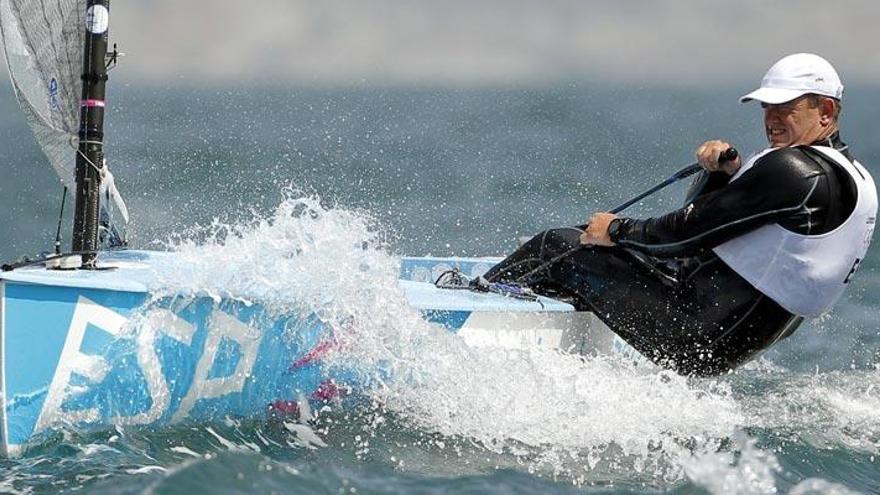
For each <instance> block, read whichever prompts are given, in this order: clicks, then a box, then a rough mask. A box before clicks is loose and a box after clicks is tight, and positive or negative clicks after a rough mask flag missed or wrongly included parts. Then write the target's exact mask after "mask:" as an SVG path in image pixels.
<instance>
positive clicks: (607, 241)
mask: <svg viewBox="0 0 880 495" xmlns="http://www.w3.org/2000/svg"><path fill="white" fill-rule="evenodd" d="M615 218H617V215H615V214H614V213H593V216H591V217H590V221H589V222H588V223H587V230H585V231H584V233H583V234H581V244H585V245H588V246H608V247H610V246H615V244H614V243H613V242H611V237H609V236H608V224H610V223H611V221H612V220H614V219H615Z"/></svg>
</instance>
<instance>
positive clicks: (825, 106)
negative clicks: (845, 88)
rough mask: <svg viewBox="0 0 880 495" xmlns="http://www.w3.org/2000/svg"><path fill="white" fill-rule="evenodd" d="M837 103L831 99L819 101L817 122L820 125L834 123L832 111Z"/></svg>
mask: <svg viewBox="0 0 880 495" xmlns="http://www.w3.org/2000/svg"><path fill="white" fill-rule="evenodd" d="M836 106H837V102H836V101H834V100H833V99H831V98H822V99H821V100H819V121H820V122H821V123H822V125H828V124H830V123H832V122H834V111H835V107H836Z"/></svg>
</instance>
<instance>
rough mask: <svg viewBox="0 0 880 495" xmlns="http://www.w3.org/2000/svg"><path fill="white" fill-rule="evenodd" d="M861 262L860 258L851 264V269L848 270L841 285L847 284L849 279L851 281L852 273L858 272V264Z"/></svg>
mask: <svg viewBox="0 0 880 495" xmlns="http://www.w3.org/2000/svg"><path fill="white" fill-rule="evenodd" d="M861 262H862V260H861V258H856V261H855V263H853V266H852V268H850V269H849V273H848V274H847V275H846V278H845V279H843V283H845V284H848V283H849V281H850V279H852V276H853V273H855V272H856V270H858V268H859V263H861Z"/></svg>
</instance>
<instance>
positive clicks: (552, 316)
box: [0, 251, 619, 455]
mask: <svg viewBox="0 0 880 495" xmlns="http://www.w3.org/2000/svg"><path fill="white" fill-rule="evenodd" d="M163 256H170V255H169V254H167V253H165V254H163V253H149V252H137V251H131V252H124V253H118V254H115V255H112V256H111V257H110V258H108V259H105V261H104V262H105V263H108V264H112V263H113V262H114V261H117V262H118V263H119V264H120V267H119V268H118V269H117V270H114V271H112V272H107V273H100V272H74V273H71V272H59V271H51V270H45V269H44V268H42V267H40V268H32V269H28V270H17V271H13V272H9V273H6V274H2V276H0V336H2V339H0V364H2V366H0V374H2V376H0V378H2V380H0V384H2V390H0V392H2V393H0V400H2V408H0V425H2V430H0V453H3V454H7V455H16V454H18V453H20V452H21V451H22V449H23V448H25V447H26V445H27V444H28V443H29V442H30V441H31V440H32V439H33V438H34V437H35V436H37V435H39V434H40V433H42V432H44V431H46V430H48V429H51V428H53V427H55V426H57V425H64V426H67V427H73V428H100V427H106V426H107V425H114V424H117V425H162V424H168V423H174V422H180V421H210V420H216V419H220V418H224V417H229V416H232V417H255V416H259V415H265V414H267V413H286V412H290V411H291V410H294V409H296V406H295V404H297V402H298V401H300V402H301V401H302V400H313V401H315V400H317V401H322V400H331V399H333V398H334V397H335V396H336V395H338V393H339V391H340V390H341V387H342V386H343V385H356V384H355V383H352V382H353V378H352V375H350V374H349V373H347V372H346V371H345V370H344V369H342V368H340V367H339V366H334V367H327V366H324V365H323V364H322V359H321V358H322V355H323V354H324V353H325V352H327V350H328V349H329V348H330V347H331V346H332V342H331V341H330V340H329V339H330V337H329V335H328V332H327V331H325V326H324V324H323V323H322V322H321V320H320V319H319V318H318V317H317V316H316V315H305V316H303V315H287V316H281V317H278V316H276V315H270V314H269V313H268V312H267V311H266V310H264V308H263V307H262V306H260V305H259V304H253V303H249V304H246V303H244V302H242V301H238V300H230V299H217V298H213V297H208V296H201V295H198V296H187V297H184V296H172V297H161V298H156V297H155V296H154V295H152V294H151V293H150V292H149V291H148V290H146V289H145V287H146V285H145V283H144V281H143V280H141V279H140V278H139V277H142V275H141V272H140V271H138V269H137V268H133V267H136V266H141V267H143V266H149V265H150V264H151V263H155V262H159V261H160V260H161V258H162V257H163ZM157 260H158V261H157ZM493 262H494V261H493V260H491V259H488V260H487V259H455V258H444V259H435V258H408V259H405V260H404V261H403V263H402V266H401V278H402V280H401V282H400V284H401V287H403V288H404V292H405V293H406V295H407V298H408V302H409V304H410V305H411V306H413V307H416V308H417V309H419V310H420V311H421V312H422V314H423V315H424V316H425V318H426V319H428V320H429V321H432V322H435V323H438V324H439V325H441V326H443V327H445V328H447V329H449V330H450V331H455V332H460V333H462V334H463V335H464V336H466V337H468V338H469V339H471V340H472V341H473V342H475V343H477V344H480V343H498V344H500V345H514V346H520V345H548V346H555V347H565V348H566V350H573V351H577V352H583V351H584V350H585V349H586V347H589V348H590V349H597V348H600V347H605V348H608V349H611V348H613V346H614V342H613V335H612V334H610V332H608V331H607V330H602V328H601V326H600V325H597V324H596V321H595V319H594V318H593V319H589V318H591V317H592V315H589V314H582V313H575V312H574V310H573V308H572V307H571V306H569V305H567V304H564V303H560V302H558V301H553V300H550V299H544V298H542V299H541V300H539V301H537V302H533V301H524V300H518V299H513V298H507V297H502V296H499V295H496V294H474V293H471V292H469V291H442V290H439V289H436V288H435V287H433V285H432V284H429V283H426V281H428V280H430V279H431V278H433V276H436V273H438V272H439V271H442V270H444V269H447V268H450V267H452V266H455V267H458V268H460V269H462V271H464V272H465V273H478V272H480V271H485V269H487V268H488V267H489V266H491V264H492V263H493ZM126 263H130V264H131V265H130V266H129V265H127V264H126ZM513 313H517V314H518V315H519V316H518V318H515V319H511V318H509V315H511V314H513ZM584 318H588V319H584ZM617 345H618V346H619V343H618V344H617Z"/></svg>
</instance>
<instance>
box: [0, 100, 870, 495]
mask: <svg viewBox="0 0 880 495" xmlns="http://www.w3.org/2000/svg"><path fill="white" fill-rule="evenodd" d="M848 91H849V93H848V98H849V101H850V102H851V103H850V104H849V105H848V106H847V108H846V114H845V118H846V121H845V125H844V135H845V138H846V139H847V140H848V141H849V142H850V143H851V145H852V147H853V149H854V151H855V153H856V155H857V156H858V157H860V158H861V159H862V161H863V162H864V163H865V164H866V165H867V166H868V167H869V168H871V169H872V170H873V171H874V172H875V174H877V173H880V168H878V167H877V166H875V164H880V145H878V144H877V142H876V140H875V139H874V132H873V129H872V128H871V127H868V123H870V122H874V121H876V117H877V115H876V112H877V110H876V108H880V107H878V106H877V105H876V103H878V101H877V97H876V92H872V91H870V89H865V90H860V89H859V88H855V89H849V90H848ZM736 96H737V90H736V89H731V90H724V89H722V90H716V91H711V92H710V91H696V90H673V89H663V88H627V89H619V88H617V89H611V88H597V87H592V86H572V87H568V88H561V89H544V90H497V91H496V90H480V91H464V90H461V91H451V90H443V91H440V90H437V91H435V90H427V89H423V90H404V89H348V90H334V91H317V90H303V89H290V90H285V89H263V90H259V91H245V90H243V89H231V90H230V89H222V90H208V89H201V90H185V91H184V90H178V91H175V92H172V93H171V94H170V95H169V94H166V93H164V92H162V91H159V90H155V89H143V88H115V89H114V90H113V93H112V94H111V97H112V100H111V104H112V107H111V108H112V112H111V115H110V117H109V121H110V128H109V130H108V140H109V150H108V154H109V156H110V158H111V166H114V171H115V173H116V176H117V180H118V182H119V183H120V184H121V188H122V189H123V193H124V194H125V195H126V197H127V198H128V202H129V207H130V209H131V210H132V212H133V221H134V224H133V226H132V238H133V240H134V244H135V245H136V246H139V247H144V246H154V247H155V246H156V245H159V246H168V245H171V246H174V248H175V249H177V250H179V251H180V252H181V256H182V257H183V258H187V257H188V258H189V259H192V260H193V262H194V263H196V262H200V263H204V265H203V266H201V267H200V270H196V271H201V272H203V274H204V276H202V277H187V279H186V280H177V281H174V279H173V278H171V279H169V283H171V284H174V283H176V284H178V286H177V288H178V289H180V290H187V289H193V290H209V291H224V292H229V293H238V294H245V293H246V295H248V296H251V297H254V296H255V297H261V298H264V299H266V300H270V301H269V302H272V303H273V304H275V305H277V307H278V309H279V310H281V309H284V307H285V304H295V301H299V302H302V301H304V300H305V301H306V303H308V304H320V305H323V306H325V307H326V309H327V310H328V311H332V312H333V317H335V318H337V319H339V320H340V321H342V320H345V321H347V322H351V321H355V322H357V323H356V324H355V325H349V326H352V327H353V328H352V331H353V332H354V335H355V336H356V337H357V338H356V339H352V342H353V343H350V344H349V345H348V346H345V347H344V348H343V350H341V351H339V352H338V353H337V354H336V355H335V356H334V359H337V360H340V361H345V362H346V363H349V364H350V363H355V364H357V365H358V366H359V369H360V370H361V371H362V373H364V375H365V378H371V375H370V374H371V373H372V372H373V370H374V369H375V366H374V365H375V363H376V362H382V363H383V367H384V370H383V373H391V374H392V375H393V374H395V373H396V374H399V376H404V377H406V379H405V380H397V381H388V382H383V384H382V386H375V387H373V388H372V389H370V390H368V391H365V392H364V393H363V394H362V396H361V397H360V398H359V400H357V401H356V403H354V404H351V405H346V406H338V407H334V408H331V409H330V410H327V411H320V412H318V417H317V418H316V420H315V421H314V422H313V423H311V424H309V425H308V427H309V429H308V430H306V431H305V432H304V430H303V429H302V428H301V426H302V425H289V424H288V425H285V424H283V423H275V422H269V421H262V420H259V419H255V420H248V421H237V420H229V421H227V422H224V423H219V424H198V425H188V426H185V427H174V428H166V429H162V430H158V431H156V430H148V429H146V430H145V429H130V428H126V429H122V428H120V429H116V430H113V431H105V432H97V433H88V434H81V433H77V432H58V433H55V434H53V435H52V436H50V437H48V438H46V439H45V441H44V442H43V443H42V444H40V445H39V447H38V448H37V449H36V450H35V451H32V452H30V453H29V454H28V455H27V456H26V457H25V458H23V459H15V460H3V461H0V473H2V475H0V479H2V481H0V492H6V491H8V492H35V493H53V492H57V491H61V490H74V489H77V490H81V491H86V492H96V493H140V492H155V493H192V492H218V493H271V492H276V493H315V492H333V493H364V492H367V493H385V492H398V493H434V492H444V493H445V492H470V493H533V492H548V493H568V492H588V493H657V492H666V491H670V492H673V493H718V494H726V493H792V494H801V495H802V494H812V493H816V494H818V493H823V494H824V493H839V494H845V493H877V492H880V337H878V328H877V327H878V325H877V317H876V312H877V309H878V305H880V298H878V296H877V288H878V285H880V276H878V273H877V264H878V259H877V249H878V248H876V247H875V249H874V250H872V252H871V254H870V255H869V257H868V260H866V262H865V264H864V265H863V267H862V269H861V271H860V273H859V276H858V278H856V279H855V281H854V282H853V287H851V288H850V292H849V293H848V294H847V295H846V299H845V300H844V301H842V302H841V303H839V304H838V306H837V307H836V309H835V310H834V311H833V312H832V314H831V315H829V316H826V317H824V318H823V319H822V320H821V321H818V322H813V323H810V324H808V325H804V326H803V327H802V328H801V329H800V330H799V331H798V332H797V333H796V334H795V336H793V337H792V338H790V339H788V340H787V341H785V342H783V343H781V344H780V345H778V346H777V347H776V348H775V349H774V350H772V351H771V352H768V353H767V354H766V355H765V356H764V357H763V358H761V359H760V360H759V361H757V362H755V363H752V364H750V365H748V366H746V367H745V368H743V369H741V370H740V371H738V372H737V373H734V374H731V375H728V376H724V377H721V378H717V379H699V380H698V379H685V378H682V377H679V376H676V375H674V374H670V373H667V372H661V373H657V372H651V371H648V370H645V369H639V368H635V367H632V366H631V365H630V364H628V363H626V362H620V361H616V360H614V359H587V360H585V359H582V358H578V357H573V356H561V355H558V354H555V353H550V352H544V351H537V350H536V351H531V352H511V351H509V350H490V349H482V350H480V351H479V352H478V351H476V350H474V349H470V348H467V347H466V346H464V345H463V344H462V343H461V342H460V341H459V340H458V339H455V338H454V337H451V336H447V335H445V334H442V333H438V332H436V331H435V330H434V329H432V328H431V327H430V326H429V325H427V324H426V323H424V322H422V321H421V320H420V319H419V318H418V317H417V315H415V314H414V313H413V312H412V311H410V310H408V308H406V307H405V305H404V304H403V303H402V301H401V299H400V297H399V292H398V291H397V290H396V288H395V287H394V283H393V271H394V266H395V262H396V259H397V258H396V257H397V256H398V255H399V254H416V255H418V254H428V253H431V254H437V255H443V254H466V255H485V254H501V253H504V252H506V251H509V250H510V249H512V248H513V246H514V245H515V239H516V237H517V236H518V235H522V234H527V233H531V232H536V231H538V230H540V229H542V228H546V227H549V226H555V225H564V224H572V223H575V222H578V221H582V220H583V219H584V217H585V216H586V215H587V214H588V213H589V212H590V211H592V210H594V209H600V208H602V207H603V206H605V207H607V206H608V205H614V204H616V203H619V202H621V201H622V200H623V199H626V198H627V197H629V196H631V195H633V194H634V193H636V192H638V191H639V190H641V189H644V188H646V187H647V186H649V185H651V184H653V183H654V182H657V181H659V180H660V179H662V178H663V177H665V176H666V175H668V173H670V172H671V171H673V170H676V169H677V168H680V166H682V165H684V164H686V163H688V162H689V161H690V160H691V149H692V148H693V147H694V146H695V145H696V144H697V143H699V142H700V140H701V139H704V138H708V137H716V136H722V137H724V136H735V138H733V137H732V138H730V139H731V140H733V141H734V142H735V144H736V145H737V146H738V147H739V148H740V149H742V150H748V149H755V148H757V147H759V146H760V145H761V142H762V138H761V135H760V130H759V124H758V118H759V113H758V112H759V111H758V109H757V108H752V107H746V106H742V107H741V106H739V105H737V104H736V103H735V97H736ZM0 109H2V110H3V114H2V115H3V117H0V149H4V150H9V152H7V153H6V154H5V155H4V158H3V159H2V163H3V170H4V173H5V175H4V179H3V180H2V181H0V205H2V208H0V225H2V229H0V257H2V258H3V259H12V258H14V257H16V256H18V255H21V254H27V253H35V252H38V251H40V250H45V249H48V248H49V246H50V244H51V239H52V237H53V235H54V223H55V220H56V218H55V217H56V215H57V206H58V204H57V203H58V201H59V199H60V186H57V181H55V180H54V178H53V177H52V175H51V174H52V172H51V171H50V169H49V167H48V166H47V165H43V163H42V161H41V158H40V155H39V151H38V150H37V149H36V146H35V145H34V144H33V142H32V140H31V138H30V137H29V135H28V131H27V128H26V127H25V125H24V123H23V122H22V120H21V118H20V117H19V114H18V113H17V111H16V109H15V105H14V102H13V101H12V98H11V95H10V93H9V90H8V88H7V90H6V92H5V93H3V98H2V99H0ZM681 193H682V188H678V189H677V190H672V191H669V192H667V193H665V194H663V195H660V196H658V197H655V198H653V199H652V200H650V201H649V202H646V203H645V204H644V205H641V206H640V207H639V208H638V209H634V213H643V214H647V213H649V212H652V211H662V210H663V209H664V208H670V207H671V206H672V205H674V204H676V201H677V195H680V194H681ZM314 195H319V196H320V198H321V199H322V201H323V203H324V207H320V206H319V205H317V204H316V203H315V202H314V201H315V200H314V199H309V198H311V197H313V196H314ZM303 197H305V198H306V199H301V198H303ZM303 205H305V207H307V208H308V209H311V210H312V211H313V212H315V213H316V214H309V215H299V214H297V212H301V211H302V208H303ZM199 225H202V226H206V227H203V228H199V227H198V226H199ZM230 231H234V232H236V235H232V236H230V235H228V233H229V232H230ZM181 236H182V238H183V239H195V240H194V241H187V240H181ZM303 239H308V243H309V245H311V246H323V247H324V249H316V250H313V252H311V253H309V256H310V257H309V258H308V263H307V265H302V266H307V267H308V268H307V269H306V270H303V269H302V266H291V265H290V264H289V263H287V264H285V259H284V258H283V253H286V252H289V250H290V248H291V247H295V246H296V245H297V243H301V242H303ZM362 241H369V243H370V245H372V246H375V247H374V248H372V249H371V250H370V251H369V256H370V259H369V263H370V266H371V267H372V270H371V273H374V274H375V275H373V276H371V277H364V276H363V275H357V276H348V275H347V274H348V273H349V272H352V271H356V269H357V267H358V266H359V263H360V262H361V260H359V259H354V257H355V254H354V253H355V252H358V250H356V249H353V248H352V246H361V247H358V249H359V250H360V252H361V253H362V252H363V249H362ZM197 260H199V261H197ZM220 261H222V262H223V263H222V264H220V263H213V262H220ZM216 270H221V272H217V271H216ZM224 274H225V275H231V274H236V275H235V276H226V277H224V276H218V275H224ZM269 275H273V276H269ZM309 298H312V299H309ZM355 343H356V344H355ZM389 363H390V364H389ZM383 376H384V375H383ZM373 378H379V377H375V376H374V377H373ZM374 383H375V382H374ZM297 432H299V433H297ZM308 433H314V434H316V435H317V438H318V440H317V441H315V440H314V439H311V440H309V437H308Z"/></svg>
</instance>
